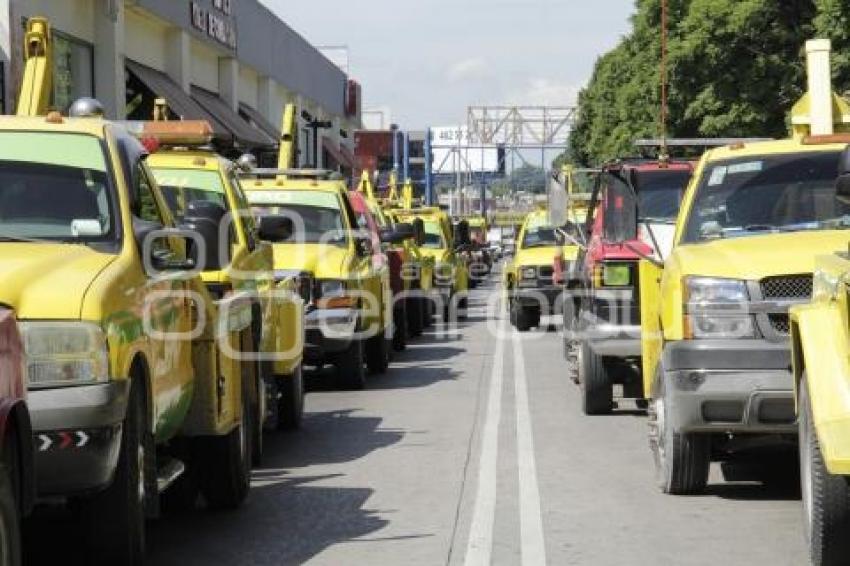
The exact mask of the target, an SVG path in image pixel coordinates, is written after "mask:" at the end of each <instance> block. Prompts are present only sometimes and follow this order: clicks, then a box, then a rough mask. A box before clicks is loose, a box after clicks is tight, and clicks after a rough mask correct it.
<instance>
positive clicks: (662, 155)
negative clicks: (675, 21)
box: [658, 0, 670, 165]
mask: <svg viewBox="0 0 850 566" xmlns="http://www.w3.org/2000/svg"><path fill="white" fill-rule="evenodd" d="M667 19H668V18H667V0H661V148H660V150H659V152H658V161H659V163H660V164H661V165H664V164H666V163H667V162H669V161H670V152H669V151H667Z"/></svg>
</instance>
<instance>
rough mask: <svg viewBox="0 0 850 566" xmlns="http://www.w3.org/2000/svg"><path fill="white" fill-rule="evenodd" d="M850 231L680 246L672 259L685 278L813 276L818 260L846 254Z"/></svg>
mask: <svg viewBox="0 0 850 566" xmlns="http://www.w3.org/2000/svg"><path fill="white" fill-rule="evenodd" d="M848 242H850V231H848V230H819V231H811V232H788V233H783V234H765V235H759V236H746V237H742V238H729V239H725V240H715V241H712V242H708V243H704V244H688V245H681V246H677V247H676V248H675V250H674V252H673V257H672V258H671V259H672V260H673V261H674V263H675V264H676V265H677V267H678V268H679V269H678V271H679V272H680V273H681V274H682V275H706V276H711V277H729V278H735V279H751V280H753V279H761V278H762V277H769V276H771V275H782V274H793V273H812V272H813V271H814V269H815V258H816V257H817V256H819V255H823V254H831V253H834V252H836V251H840V250H846V249H847V244H848Z"/></svg>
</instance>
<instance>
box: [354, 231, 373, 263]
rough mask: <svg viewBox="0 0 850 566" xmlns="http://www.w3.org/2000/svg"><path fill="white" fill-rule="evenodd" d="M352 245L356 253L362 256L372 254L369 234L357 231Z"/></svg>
mask: <svg viewBox="0 0 850 566" xmlns="http://www.w3.org/2000/svg"><path fill="white" fill-rule="evenodd" d="M354 246H355V248H356V249H357V254H358V255H361V256H363V257H366V256H370V255H372V239H371V238H369V236H364V235H362V234H359V233H358V234H357V236H355V238H354Z"/></svg>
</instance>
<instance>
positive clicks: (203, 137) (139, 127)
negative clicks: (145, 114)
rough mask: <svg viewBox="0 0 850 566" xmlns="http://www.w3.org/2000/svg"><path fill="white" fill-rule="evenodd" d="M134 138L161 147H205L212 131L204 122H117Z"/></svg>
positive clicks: (211, 137) (211, 136)
mask: <svg viewBox="0 0 850 566" xmlns="http://www.w3.org/2000/svg"><path fill="white" fill-rule="evenodd" d="M118 123H119V124H121V125H122V126H124V127H125V128H127V131H128V132H130V133H131V134H132V135H134V136H135V137H137V138H139V139H141V140H145V139H149V140H155V141H156V142H158V143H159V144H161V145H207V144H209V143H210V142H211V141H212V139H213V129H212V126H211V125H210V123H209V122H207V121H206V120H175V121H161V122H153V121H148V122H145V121H126V122H118Z"/></svg>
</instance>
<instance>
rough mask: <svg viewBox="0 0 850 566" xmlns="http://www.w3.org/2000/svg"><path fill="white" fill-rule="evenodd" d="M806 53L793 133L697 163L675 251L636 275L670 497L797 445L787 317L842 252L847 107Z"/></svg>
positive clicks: (812, 46) (654, 432)
mask: <svg viewBox="0 0 850 566" xmlns="http://www.w3.org/2000/svg"><path fill="white" fill-rule="evenodd" d="M806 49H807V53H808V56H809V92H808V94H807V95H806V96H805V97H804V98H803V99H802V100H801V101H800V102H799V103H798V104H797V105H796V106H795V107H794V109H793V111H792V124H793V135H792V136H791V137H789V138H788V139H783V140H778V141H767V142H756V143H736V144H735V145H732V146H727V147H723V148H718V149H712V150H710V151H708V152H706V153H705V154H704V155H703V157H702V159H701V160H700V162H699V164H698V166H697V168H696V171H695V174H694V176H693V179H692V181H691V183H690V185H689V186H688V188H687V190H686V193H685V196H684V199H683V202H682V206H681V210H680V213H679V216H678V219H677V221H676V229H675V237H674V244H673V249H672V252H671V253H670V254H669V255H668V256H667V257H666V260H665V261H664V262H663V263H661V262H659V261H658V260H657V259H652V260H649V259H644V260H642V262H641V265H640V285H639V287H640V304H641V313H640V315H641V332H642V334H641V335H642V344H641V353H642V363H643V384H644V393H645V397H646V398H647V399H649V400H650V410H649V427H650V446H651V448H652V452H653V455H654V459H655V464H656V471H657V479H658V484H659V486H660V488H661V489H662V490H663V491H664V492H665V493H671V494H693V493H699V492H701V491H702V490H703V489H704V488H705V486H706V483H707V480H708V472H709V464H710V462H711V461H713V460H717V459H724V460H729V459H732V458H733V457H735V458H738V457H743V456H746V455H748V453H749V454H750V455H752V454H753V453H755V457H756V458H760V457H761V456H764V455H765V454H764V453H763V452H754V451H756V450H767V449H768V448H771V447H774V448H776V447H778V448H782V447H783V446H788V447H791V448H793V447H794V444H795V443H796V440H797V418H796V415H795V411H794V405H795V403H794V379H793V377H792V373H791V350H790V349H789V332H790V322H789V314H788V313H789V307H791V306H793V305H795V304H799V303H805V302H808V301H809V300H810V299H811V296H812V285H813V283H812V280H813V275H812V274H813V271H814V268H815V258H816V257H817V256H819V255H823V254H832V253H834V252H838V251H842V250H846V248H847V241H848V234H850V233H849V232H848V231H847V228H848V227H850V221H848V214H850V207H848V205H847V204H845V203H842V202H841V201H839V200H837V199H836V198H835V190H834V188H833V183H834V180H835V174H836V171H837V168H838V163H839V158H840V156H841V153H842V151H843V150H844V148H845V147H846V144H847V140H848V138H847V136H846V132H848V131H850V107H848V105H847V104H846V103H845V102H844V101H843V100H841V99H840V98H839V97H837V96H835V95H833V94H832V92H831V85H830V77H829V42H828V41H814V42H809V43H807V46H806ZM824 58H825V59H826V60H825V61H824ZM816 69H821V70H822V71H821V72H817V71H816ZM836 132H839V133H838V134H836ZM842 132H843V133H842ZM634 230H637V227H636V226H635V227H634ZM837 337H838V335H835V336H832V337H831V338H830V340H836V339H837ZM831 395H833V397H834V396H835V393H832V394H831ZM842 536H843V534H842Z"/></svg>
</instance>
